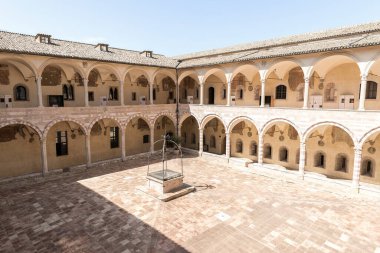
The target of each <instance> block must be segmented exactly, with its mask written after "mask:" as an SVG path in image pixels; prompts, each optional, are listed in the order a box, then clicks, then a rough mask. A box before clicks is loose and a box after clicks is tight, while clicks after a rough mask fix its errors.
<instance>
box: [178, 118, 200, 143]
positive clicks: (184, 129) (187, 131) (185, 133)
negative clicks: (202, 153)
mask: <svg viewBox="0 0 380 253" xmlns="http://www.w3.org/2000/svg"><path fill="white" fill-rule="evenodd" d="M181 144H182V147H185V148H190V149H194V150H199V125H198V122H197V120H196V118H195V117H194V116H192V115H191V116H189V117H187V118H186V119H185V120H184V121H183V122H182V125H181Z"/></svg>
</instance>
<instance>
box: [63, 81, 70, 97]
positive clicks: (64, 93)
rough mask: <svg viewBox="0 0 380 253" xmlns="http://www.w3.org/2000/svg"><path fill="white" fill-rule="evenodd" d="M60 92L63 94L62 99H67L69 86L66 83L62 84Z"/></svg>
mask: <svg viewBox="0 0 380 253" xmlns="http://www.w3.org/2000/svg"><path fill="white" fill-rule="evenodd" d="M62 94H63V99H64V100H68V99H69V88H68V87H67V85H66V84H64V85H63V87H62Z"/></svg>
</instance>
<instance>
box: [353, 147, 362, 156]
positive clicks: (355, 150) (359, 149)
mask: <svg viewBox="0 0 380 253" xmlns="http://www.w3.org/2000/svg"><path fill="white" fill-rule="evenodd" d="M354 153H355V155H361V154H362V149H361V148H354Z"/></svg>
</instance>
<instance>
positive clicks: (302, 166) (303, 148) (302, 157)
mask: <svg viewBox="0 0 380 253" xmlns="http://www.w3.org/2000/svg"><path fill="white" fill-rule="evenodd" d="M305 157H306V143H305V142H303V141H301V142H300V160H299V167H298V168H299V169H298V171H299V175H300V177H301V178H302V179H303V177H304V175H305Z"/></svg>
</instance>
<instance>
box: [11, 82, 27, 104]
mask: <svg viewBox="0 0 380 253" xmlns="http://www.w3.org/2000/svg"><path fill="white" fill-rule="evenodd" d="M28 95H29V94H28V89H27V88H26V86H24V85H22V84H17V85H16V86H15V94H14V98H15V101H28V100H29V96H28Z"/></svg>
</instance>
